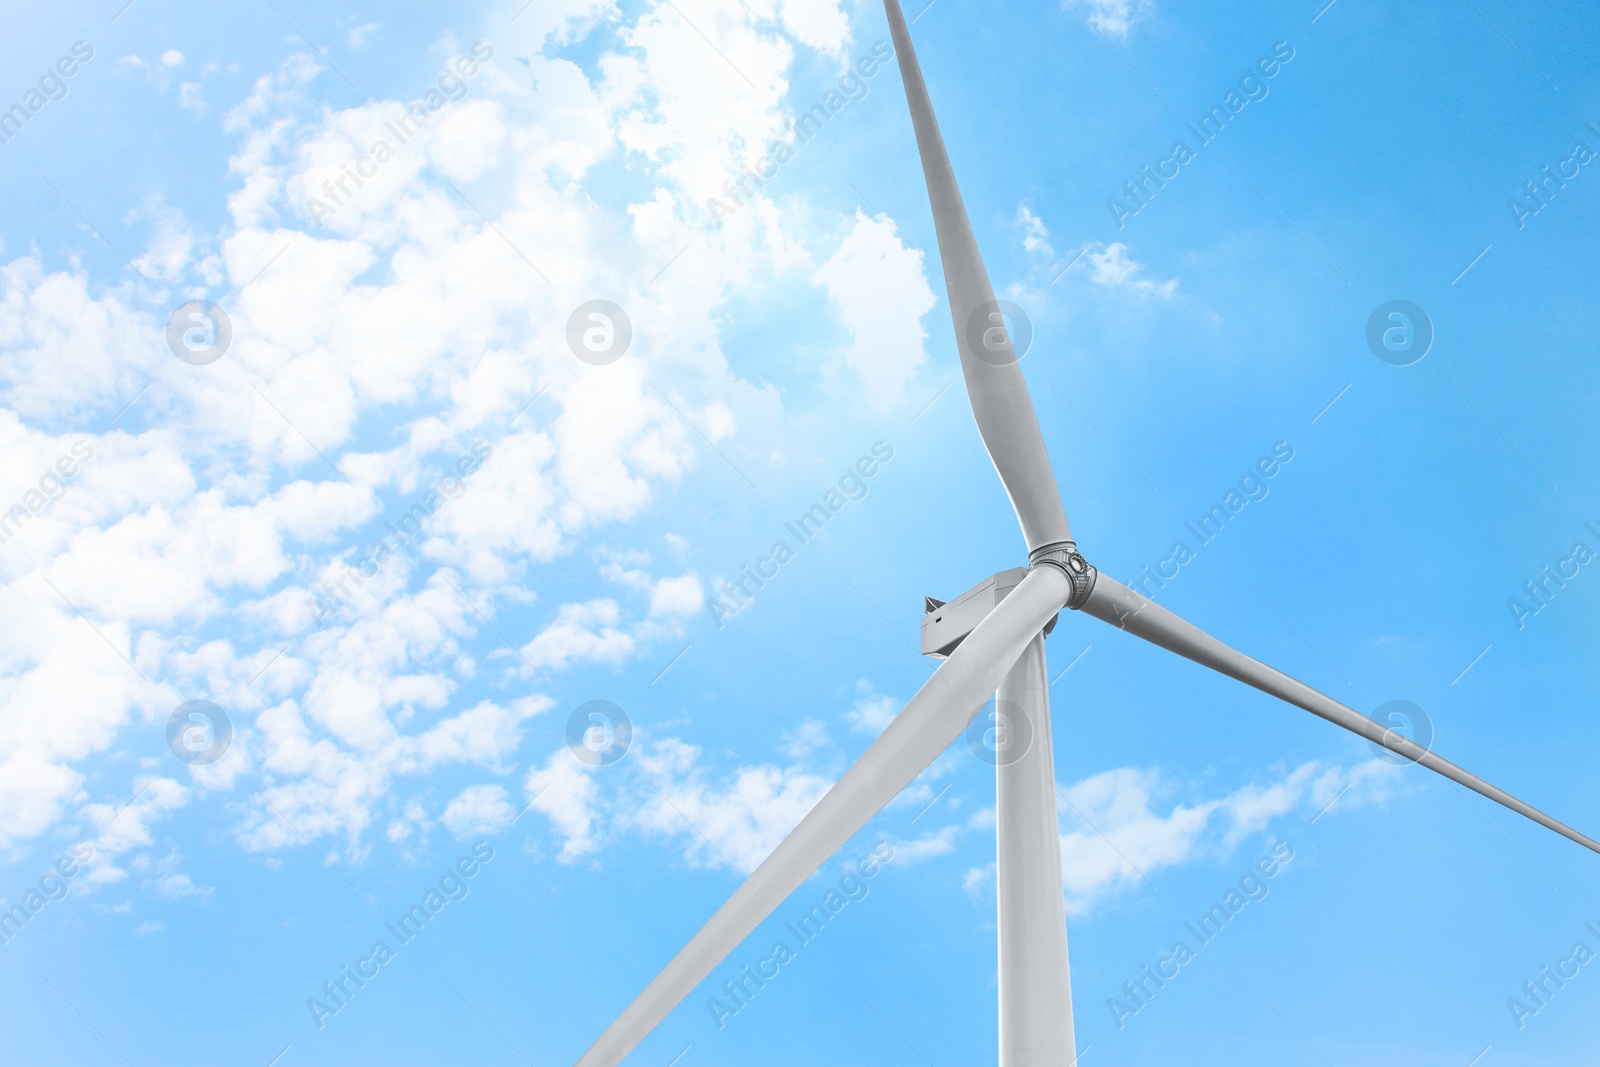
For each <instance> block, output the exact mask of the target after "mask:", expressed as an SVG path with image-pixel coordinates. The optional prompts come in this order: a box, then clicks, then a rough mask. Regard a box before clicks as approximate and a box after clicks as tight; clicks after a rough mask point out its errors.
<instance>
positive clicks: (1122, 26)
mask: <svg viewBox="0 0 1600 1067" xmlns="http://www.w3.org/2000/svg"><path fill="white" fill-rule="evenodd" d="M1084 2H1085V3H1086V4H1087V5H1088V14H1087V16H1086V17H1087V18H1088V20H1089V25H1091V26H1093V27H1094V28H1095V29H1097V30H1099V31H1100V32H1101V33H1105V34H1109V35H1111V36H1113V37H1126V36H1128V33H1129V32H1130V31H1131V30H1132V29H1133V27H1134V25H1135V24H1136V23H1137V22H1139V20H1141V19H1143V18H1144V17H1145V16H1146V15H1148V14H1149V12H1150V0H1084ZM1080 11H1081V9H1080Z"/></svg>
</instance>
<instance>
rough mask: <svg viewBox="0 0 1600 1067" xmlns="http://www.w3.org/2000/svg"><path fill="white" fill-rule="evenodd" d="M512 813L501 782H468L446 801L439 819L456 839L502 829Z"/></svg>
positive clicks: (509, 821) (513, 814)
mask: <svg viewBox="0 0 1600 1067" xmlns="http://www.w3.org/2000/svg"><path fill="white" fill-rule="evenodd" d="M516 814H517V813H516V811H515V810H514V809H513V808H512V807H511V802H510V801H509V800H507V799H506V790H505V787H504V786H499V785H469V786H467V788H465V789H463V790H462V791H461V792H460V794H459V795H458V796H457V797H456V798H455V799H454V800H452V801H451V802H450V803H449V804H448V805H446V807H445V809H444V813H443V814H442V815H440V816H439V821H440V822H442V823H444V826H445V829H447V830H449V831H450V833H451V834H453V835H454V836H455V837H456V838H457V839H459V840H465V839H467V838H469V837H481V836H483V835H485V834H491V833H495V832H497V831H500V830H503V829H505V828H506V827H507V826H509V825H510V824H511V820H512V818H513V817H514V816H515V815H516Z"/></svg>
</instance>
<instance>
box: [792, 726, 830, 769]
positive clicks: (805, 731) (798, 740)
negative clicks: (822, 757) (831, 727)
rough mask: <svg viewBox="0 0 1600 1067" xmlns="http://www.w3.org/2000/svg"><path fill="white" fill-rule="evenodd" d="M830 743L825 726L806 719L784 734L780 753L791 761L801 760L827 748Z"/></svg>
mask: <svg viewBox="0 0 1600 1067" xmlns="http://www.w3.org/2000/svg"><path fill="white" fill-rule="evenodd" d="M832 743H833V740H832V739H831V738H830V737H829V736H828V727H827V725H826V724H824V723H822V722H819V721H817V720H816V719H807V720H806V721H805V722H803V723H801V724H800V725H799V726H797V727H795V728H794V729H793V730H790V731H788V732H786V733H785V734H784V738H783V745H782V752H783V754H784V755H785V756H788V757H789V758H790V759H792V760H801V759H805V758H806V757H807V756H809V755H811V754H812V753H813V752H819V751H821V750H822V749H825V748H827V747H828V746H829V745H831V744H832Z"/></svg>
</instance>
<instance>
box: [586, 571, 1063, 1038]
mask: <svg viewBox="0 0 1600 1067" xmlns="http://www.w3.org/2000/svg"><path fill="white" fill-rule="evenodd" d="M1071 592H1072V588H1071V584H1070V583H1069V582H1068V581H1067V578H1066V576H1065V575H1064V574H1063V572H1061V571H1060V570H1058V569H1056V568H1055V567H1048V566H1046V567H1037V568H1035V569H1034V570H1032V571H1030V572H1029V573H1028V575H1027V577H1025V578H1023V580H1022V582H1021V584H1019V585H1018V586H1017V587H1016V588H1015V589H1014V590H1012V591H1011V593H1010V594H1009V595H1008V596H1007V597H1006V598H1005V599H1004V600H1003V601H1001V602H1000V604H999V605H998V606H997V607H996V608H995V609H994V611H992V612H990V613H989V615H988V617H987V618H985V619H984V620H983V621H982V622H980V623H979V624H978V626H977V628H976V629H975V630H973V631H972V633H971V634H969V635H968V636H967V638H966V640H964V641H962V643H961V645H960V646H959V647H958V648H957V649H956V650H955V651H954V652H952V653H951V654H950V658H949V659H946V660H945V661H944V663H943V664H941V665H940V667H939V669H938V670H937V671H935V672H934V674H933V677H932V678H930V679H928V681H927V683H926V684H925V685H923V687H922V688H921V689H919V690H918V691H917V695H916V696H914V697H912V698H911V703H909V704H907V705H906V707H905V710H904V711H902V712H901V713H900V714H899V716H898V717H896V719H895V720H894V722H892V723H890V724H889V728H888V729H886V730H884V732H883V733H882V734H881V735H880V736H879V737H878V739H877V740H876V741H874V742H873V743H872V744H871V745H870V746H868V748H867V751H866V752H864V753H863V754H862V756H861V758H860V759H859V760H857V761H856V763H855V765H854V766H852V767H851V768H850V769H849V770H848V771H846V772H845V773H844V777H842V778H840V779H839V781H838V782H837V783H835V785H834V787H833V788H832V789H830V790H829V791H828V793H827V795H826V796H824V797H823V798H822V799H821V800H820V801H818V802H817V806H816V807H815V808H812V809H811V812H810V813H809V814H808V815H806V817H805V818H804V819H802V820H801V821H800V825H799V826H797V827H795V829H794V832H793V833H791V834H790V835H789V836H788V837H786V838H784V839H783V841H782V842H781V843H780V844H779V845H778V847H777V848H776V849H774V850H773V852H772V855H770V856H768V857H767V858H766V861H765V862H763V863H762V864H761V866H759V867H757V868H756V871H755V873H754V874H752V875H751V876H750V878H749V880H748V881H746V882H745V883H744V884H743V885H741V886H740V887H739V888H738V890H736V891H735V892H734V894H733V896H732V897H730V898H729V899H728V902H727V903H726V904H724V905H723V906H722V907H721V908H719V909H718V910H717V913H716V914H715V915H713V916H712V917H711V920H710V921H709V922H707V923H706V924H705V926H704V927H702V928H701V930H700V932H699V933H697V934H695V935H694V937H693V938H692V939H691V940H690V941H689V943H688V944H687V945H685V946H684V948H683V950H682V951H681V952H679V953H678V954H677V955H676V956H674V957H673V958H672V962H671V963H668V964H667V966H666V968H665V969H663V970H662V972H661V973H660V974H658V975H656V977H655V979H654V980H653V981H652V982H651V983H650V984H649V985H648V986H646V987H645V990H644V992H643V993H640V994H639V996H638V998H637V999H636V1000H635V1001H634V1002H633V1003H632V1004H630V1005H628V1008H627V1010H626V1011H624V1012H623V1013H622V1015H621V1016H619V1017H618V1019H617V1021H616V1022H614V1023H612V1024H611V1027H610V1029H608V1030H606V1032H605V1033H604V1034H602V1035H601V1036H600V1040H598V1041H596V1042H595V1043H594V1045H593V1046H592V1047H591V1048H590V1049H589V1051H588V1052H585V1053H584V1054H583V1058H582V1059H580V1060H579V1061H578V1064H577V1067H617V1064H619V1063H621V1062H622V1060H623V1057H625V1056H627V1055H628V1053H629V1052H631V1051H633V1049H634V1046H636V1045H638V1043H639V1042H640V1041H642V1040H644V1038H645V1036H646V1035H647V1034H649V1033H650V1031H652V1030H654V1029H655V1028H656V1026H657V1025H658V1024H659V1023H660V1022H661V1020H662V1019H664V1018H666V1017H667V1013H668V1012H670V1011H671V1010H672V1009H673V1008H675V1007H677V1005H678V1002H679V1001H681V1000H683V998H684V997H686V996H688V995H689V993H690V992H691V991H692V990H693V989H694V987H695V986H697V985H699V984H700V982H701V981H703V980H704V979H705V977H706V976H707V975H709V974H710V973H711V971H712V969H713V968H714V967H716V966H717V964H719V963H721V962H722V961H723V959H725V958H726V957H727V955H728V953H730V952H732V951H733V950H734V949H735V948H736V947H738V945H739V942H741V941H743V940H744V939H745V938H746V937H747V936H748V935H749V934H750V932H751V931H752V930H754V929H755V928H756V926H757V925H758V924H759V923H760V922H761V920H763V919H765V918H766V917H767V916H768V915H770V914H772V911H773V909H774V908H776V907H777V906H778V905H779V904H781V903H783V901H784V900H785V899H787V898H788V896H789V894H790V893H792V892H794V891H795V890H796V889H797V888H799V886H800V883H802V882H804V881H805V880H806V879H807V878H809V877H810V876H811V874H812V872H814V871H815V870H816V869H817V868H818V867H820V866H822V864H823V863H824V862H825V861H826V860H827V859H828V857H829V856H831V855H833V854H834V852H836V851H837V850H838V849H839V848H840V846H842V845H843V844H844V843H845V842H846V841H848V840H850V838H851V837H852V836H853V835H854V834H855V832H856V831H857V830H859V829H861V828H862V827H863V826H865V825H866V823H867V820H868V819H870V818H872V817H873V816H874V815H876V814H877V813H878V811H879V810H880V809H881V808H882V807H883V806H884V805H885V804H887V803H889V801H891V800H893V799H894V798H895V796H896V795H897V794H898V793H899V792H900V790H902V789H904V788H905V787H906V786H907V785H909V784H911V780H912V779H914V778H915V777H916V776H917V775H919V774H921V773H922V772H923V771H924V770H925V769H926V768H927V767H928V765H929V764H931V763H932V762H933V761H934V760H935V759H937V758H938V757H939V754H940V753H941V752H943V751H944V750H945V749H946V748H947V747H949V745H950V743H951V742H952V741H954V740H955V739H956V738H957V737H959V736H960V735H961V731H963V730H965V729H966V728H967V724H968V723H970V722H971V721H972V718H973V716H975V715H977V713H978V709H979V708H981V707H983V705H984V702H985V701H987V700H988V699H989V694H990V693H992V692H994V691H995V689H996V688H997V687H998V686H999V685H1000V680H1001V679H1002V678H1004V677H1005V675H1006V672H1007V671H1008V670H1009V669H1010V667H1011V664H1012V663H1013V662H1015V660H1016V659H1017V657H1018V656H1019V655H1021V654H1022V650H1023V649H1024V648H1026V647H1027V645H1028V643H1029V642H1030V641H1032V640H1033V638H1034V636H1035V635H1036V634H1038V633H1039V632H1040V631H1041V630H1043V629H1044V626H1045V624H1046V623H1047V622H1049V621H1050V620H1051V619H1052V618H1053V617H1054V616H1055V614H1056V612H1058V611H1060V610H1061V608H1062V606H1063V605H1064V604H1065V603H1066V602H1067V597H1068V596H1069V595H1070V594H1071Z"/></svg>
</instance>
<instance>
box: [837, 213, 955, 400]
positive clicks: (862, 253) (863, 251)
mask: <svg viewBox="0 0 1600 1067" xmlns="http://www.w3.org/2000/svg"><path fill="white" fill-rule="evenodd" d="M816 281H817V282H818V283H819V284H821V285H823V286H825V287H826V288H827V290H828V295H829V296H830V297H831V298H832V300H833V303H834V305H835V306H836V307H837V308H838V309H839V314H840V317H841V318H842V319H843V320H844V323H845V326H846V327H847V328H848V329H849V330H850V337H851V345H850V350H849V352H848V353H847V354H846V356H845V359H846V361H847V362H848V363H849V364H850V367H851V369H852V370H854V371H855V372H856V374H857V375H858V376H859V377H860V379H861V384H862V386H863V388H864V389H865V391H866V396H867V401H868V403H869V404H870V405H871V406H872V407H873V408H874V409H875V410H877V411H885V410H887V409H889V408H890V407H892V406H894V404H895V403H897V402H898V401H899V399H900V397H901V394H902V393H904V391H905V387H906V385H907V384H908V383H909V382H910V381H911V378H912V375H914V374H915V373H916V371H917V368H918V367H920V366H922V364H923V363H925V362H926V361H927V353H926V352H924V351H923V347H922V346H923V342H924V341H925V340H926V339H927V336H928V335H927V332H926V331H925V330H924V329H923V328H922V317H923V316H924V315H926V314H927V313H928V312H929V311H930V310H932V308H933V305H934V296H933V290H931V289H929V288H928V281H927V278H926V277H924V275H923V269H922V253H921V252H918V251H916V250H915V249H911V248H907V247H906V246H905V245H904V244H903V243H901V240H900V237H899V234H898V233H897V232H896V230H895V226H894V223H893V222H891V221H890V220H889V219H888V218H886V217H884V216H882V215H879V216H875V217H873V218H868V217H867V216H866V215H863V214H861V213H859V212H858V213H857V214H856V220H855V226H854V228H853V229H852V230H851V231H850V234H849V236H848V237H846V238H845V240H844V243H843V244H842V245H840V246H839V250H838V251H837V252H835V253H834V254H833V257H832V258H831V259H829V260H828V261H827V262H826V263H824V264H823V265H822V266H821V267H820V268H819V269H818V270H817V272H816Z"/></svg>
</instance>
